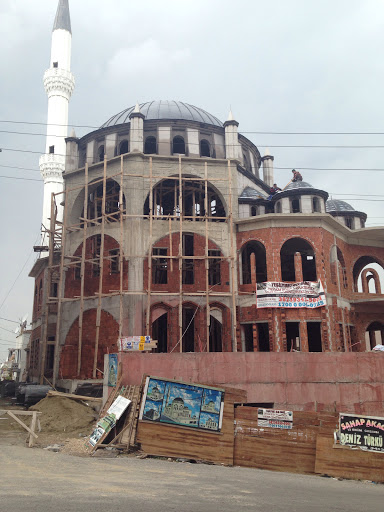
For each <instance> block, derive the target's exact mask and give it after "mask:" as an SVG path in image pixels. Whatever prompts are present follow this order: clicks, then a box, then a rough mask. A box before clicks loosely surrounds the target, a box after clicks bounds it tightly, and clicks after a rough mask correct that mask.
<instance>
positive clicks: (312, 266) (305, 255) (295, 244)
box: [280, 238, 317, 281]
mask: <svg viewBox="0 0 384 512" xmlns="http://www.w3.org/2000/svg"><path fill="white" fill-rule="evenodd" d="M296 253H300V256H301V268H302V278H303V281H317V272H316V258H315V253H314V250H313V248H312V246H311V244H310V243H309V242H307V241H306V240H303V239H302V238H291V239H290V240H287V241H286V242H285V243H284V245H283V246H282V248H281V250H280V263H281V278H282V280H283V281H296V280H298V276H296V272H295V254H296Z"/></svg>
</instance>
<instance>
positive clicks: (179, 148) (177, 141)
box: [172, 135, 185, 155]
mask: <svg viewBox="0 0 384 512" xmlns="http://www.w3.org/2000/svg"><path fill="white" fill-rule="evenodd" d="M172 153H173V154H181V155H185V142H184V139H183V137H180V136H179V135H177V136H176V137H174V138H173V143H172Z"/></svg>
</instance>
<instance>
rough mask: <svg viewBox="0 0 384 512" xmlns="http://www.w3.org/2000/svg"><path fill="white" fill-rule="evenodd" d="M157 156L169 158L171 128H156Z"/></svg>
mask: <svg viewBox="0 0 384 512" xmlns="http://www.w3.org/2000/svg"><path fill="white" fill-rule="evenodd" d="M157 141H158V142H157V145H158V154H159V155H164V156H169V155H170V154H171V127H170V126H159V127H158V128H157Z"/></svg>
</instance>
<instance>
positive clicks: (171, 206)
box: [144, 180, 226, 222]
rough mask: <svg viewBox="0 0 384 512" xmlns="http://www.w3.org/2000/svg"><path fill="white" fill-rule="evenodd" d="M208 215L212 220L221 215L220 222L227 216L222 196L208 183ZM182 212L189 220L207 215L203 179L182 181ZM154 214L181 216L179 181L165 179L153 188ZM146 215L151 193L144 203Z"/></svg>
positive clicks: (199, 218)
mask: <svg viewBox="0 0 384 512" xmlns="http://www.w3.org/2000/svg"><path fill="white" fill-rule="evenodd" d="M207 199H208V200H207V204H208V212H207V214H208V217H213V218H209V220H210V221H213V220H216V219H214V217H219V218H218V219H217V220H218V221H219V222H224V221H225V219H224V217H225V216H226V213H225V209H224V205H223V203H222V201H221V198H220V196H219V195H218V193H217V192H215V190H214V189H213V187H211V186H209V185H208V198H207ZM182 204H183V211H182V214H183V215H184V217H186V218H187V220H190V221H191V220H203V218H204V217H205V185H204V183H202V182H201V181H197V182H195V181H189V180H188V181H186V182H183V183H182ZM152 211H153V214H154V215H155V216H156V217H167V216H168V215H175V216H177V217H179V216H180V213H181V212H180V205H179V181H178V180H164V181H161V182H160V183H158V184H157V185H156V187H155V188H154V190H153V205H152ZM144 215H149V194H148V196H147V199H146V201H145V204H144Z"/></svg>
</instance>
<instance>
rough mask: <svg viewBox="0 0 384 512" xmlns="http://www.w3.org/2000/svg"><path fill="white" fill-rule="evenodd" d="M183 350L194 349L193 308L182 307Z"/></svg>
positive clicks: (190, 350)
mask: <svg viewBox="0 0 384 512" xmlns="http://www.w3.org/2000/svg"><path fill="white" fill-rule="evenodd" d="M182 316H183V323H182V329H183V341H182V342H183V352H194V351H195V309H194V308H189V307H183V315H182Z"/></svg>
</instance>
